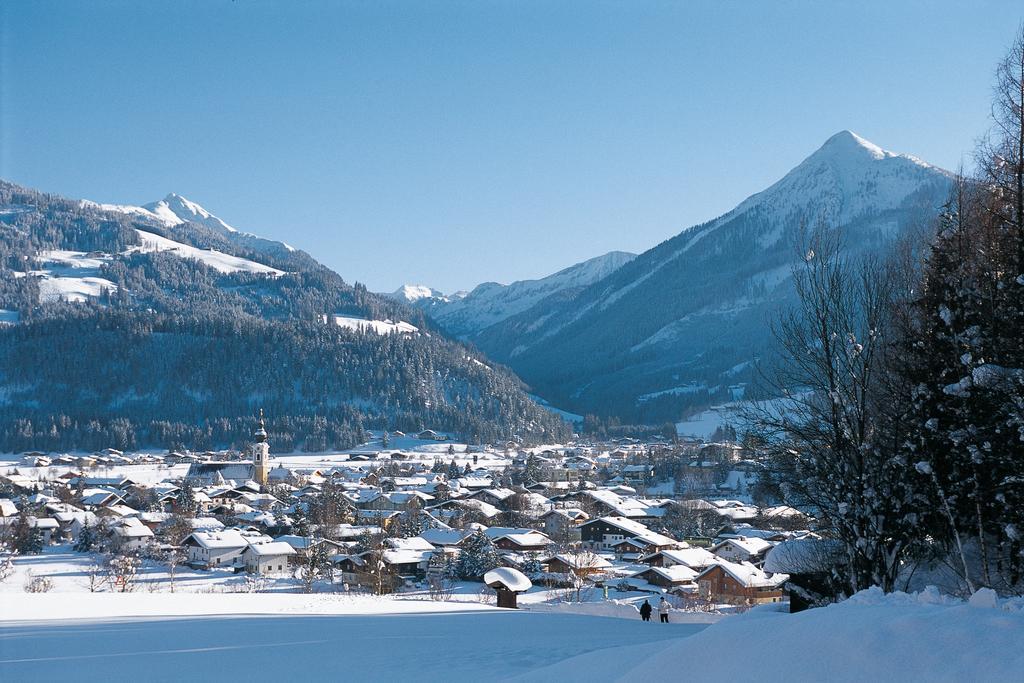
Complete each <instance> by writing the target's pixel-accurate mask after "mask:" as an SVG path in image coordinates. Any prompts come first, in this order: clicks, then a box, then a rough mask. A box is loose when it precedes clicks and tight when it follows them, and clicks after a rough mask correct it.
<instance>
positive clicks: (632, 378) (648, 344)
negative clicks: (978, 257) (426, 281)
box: [473, 131, 952, 421]
mask: <svg viewBox="0 0 1024 683" xmlns="http://www.w3.org/2000/svg"><path fill="white" fill-rule="evenodd" d="M951 178H952V176H951V174H949V173H948V172H947V171H944V170H942V169H939V168H937V167H935V166H932V165H930V164H927V163H925V162H923V161H921V160H920V159H918V158H916V157H913V156H910V155H906V154H899V153H895V152H891V151H887V150H885V149H883V148H882V147H880V146H878V145H875V144H873V143H871V142H868V141H867V140H865V139H864V138H862V137H861V136H859V135H857V134H855V133H852V132H850V131H841V132H839V133H837V134H835V135H833V136H831V137H830V138H829V139H828V140H826V141H825V143H824V144H823V145H821V146H820V147H819V148H818V149H817V150H816V151H814V152H813V153H812V154H810V155H809V156H808V157H807V158H805V159H804V160H802V161H801V162H800V163H799V164H797V165H796V166H795V167H794V168H793V169H792V170H791V171H789V172H788V173H786V174H785V176H783V177H782V178H781V179H780V180H779V181H777V182H775V183H773V184H772V185H771V186H769V187H768V188H766V189H765V190H763V191H761V192H758V193H756V194H754V195H752V196H750V197H748V198H747V199H745V200H744V201H743V202H741V203H740V204H739V205H737V206H736V207H735V208H733V209H732V210H730V211H728V212H726V213H725V214H723V215H722V216H720V217H718V218H716V219H713V220H711V221H708V222H707V223H704V224H701V225H696V226H693V227H691V228H687V229H686V230H683V231H682V232H680V233H679V234H678V235H676V236H675V237H673V238H671V239H668V240H666V241H665V242H662V243H661V244H659V245H657V246H656V247H654V248H652V249H650V250H648V251H647V252H644V253H643V254H641V255H639V256H638V257H636V258H635V259H632V260H630V261H629V262H628V263H626V264H624V265H623V266H622V267H620V268H618V269H616V270H614V271H613V272H612V273H610V274H609V275H608V276H606V277H604V278H602V279H600V280H598V281H595V282H594V283H593V284H591V285H589V286H586V287H583V288H581V289H577V290H575V291H573V293H572V294H571V295H569V296H565V297H562V298H553V299H550V300H546V301H540V302H538V303H537V304H535V305H533V306H532V307H530V308H529V309H527V310H523V311H521V312H520V313H517V314H515V315H512V316H509V317H507V318H505V319H504V320H501V321H499V322H497V323H496V324H493V325H491V326H489V327H488V328H486V329H483V330H482V331H481V332H479V333H478V334H477V335H476V336H475V337H473V341H474V343H476V344H477V346H478V347H479V348H481V349H482V350H483V351H484V352H485V353H487V354H488V355H489V356H491V357H492V358H494V359H495V360H497V361H499V362H502V363H506V364H508V365H510V366H511V367H512V368H513V369H514V370H516V372H517V373H518V374H519V375H520V376H521V377H523V379H525V380H526V381H527V382H528V383H529V384H530V385H531V386H532V387H533V388H534V391H535V392H536V393H539V394H540V395H542V396H543V397H544V398H546V399H548V400H549V401H551V402H552V403H554V404H556V405H559V406H561V407H563V408H565V409H568V410H572V411H574V412H582V413H585V412H604V413H606V414H617V415H619V416H620V417H625V418H628V419H636V420H657V421H660V420H663V419H677V418H678V417H680V414H681V413H682V412H683V411H684V410H685V409H687V408H688V407H700V406H701V405H710V404H713V403H722V402H726V401H730V400H735V399H736V398H737V397H738V396H742V394H743V390H744V387H745V386H746V385H747V384H748V383H749V382H750V380H751V376H752V370H751V369H749V368H751V366H750V364H749V363H750V361H753V360H755V359H757V358H759V357H762V356H763V355H764V354H765V352H766V350H767V348H768V345H769V341H770V334H769V326H768V324H767V323H768V321H769V320H770V319H771V318H772V317H773V316H774V315H775V313H776V311H777V310H778V309H779V307H780V306H785V305H787V304H788V303H789V302H790V301H791V300H792V296H793V286H792V280H791V274H790V271H791V267H792V264H793V262H794V259H795V255H796V246H797V242H798V240H799V235H800V233H801V230H802V228H803V227H804V226H806V227H808V228H811V227H815V226H817V225H818V224H822V225H826V226H828V227H829V228H830V229H834V230H837V231H840V233H841V234H842V236H843V237H842V240H843V243H844V244H846V245H847V248H848V253H849V255H850V256H853V257H855V256H856V255H857V254H861V253H868V252H872V253H884V252H885V250H886V249H887V248H888V245H891V244H892V242H893V241H894V240H895V239H897V238H898V237H899V236H900V235H902V234H905V233H906V232H907V231H909V230H911V229H912V228H913V227H919V226H922V225H924V224H926V223H928V222H930V221H933V220H934V219H935V217H936V216H937V214H938V211H939V208H940V207H941V205H942V204H943V203H944V202H945V201H946V199H947V198H948V193H949V190H950V187H951ZM743 364H747V365H745V366H744V365H743ZM736 367H746V368H748V369H747V370H744V371H742V372H740V373H735V372H733V371H732V369H733V368H736ZM679 387H706V389H703V390H701V391H686V392H683V391H681V390H679V389H678V388H679ZM641 397H643V400H640V398H641Z"/></svg>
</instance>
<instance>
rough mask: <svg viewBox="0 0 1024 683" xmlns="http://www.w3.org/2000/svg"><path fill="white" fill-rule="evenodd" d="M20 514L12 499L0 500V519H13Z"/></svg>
mask: <svg viewBox="0 0 1024 683" xmlns="http://www.w3.org/2000/svg"><path fill="white" fill-rule="evenodd" d="M16 514H18V506H17V505H15V504H14V501H13V500H11V499H10V498H0V517H13V516H14V515H16Z"/></svg>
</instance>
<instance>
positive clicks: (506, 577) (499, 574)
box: [484, 567, 533, 593]
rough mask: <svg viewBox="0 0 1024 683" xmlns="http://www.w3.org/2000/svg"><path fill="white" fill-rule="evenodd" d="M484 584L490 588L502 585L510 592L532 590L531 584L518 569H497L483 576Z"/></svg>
mask: <svg viewBox="0 0 1024 683" xmlns="http://www.w3.org/2000/svg"><path fill="white" fill-rule="evenodd" d="M484 583H486V584H487V585H488V586H491V587H492V588H493V587H495V586H497V585H499V584H500V585H502V586H504V587H505V588H507V589H509V590H510V591H514V592H516V593H522V592H524V591H528V590H530V589H531V588H533V583H531V581H530V579H528V578H526V575H525V574H523V573H522V572H521V571H519V570H518V569H513V568H512V567H498V568H496V569H492V570H491V571H489V572H487V573H486V574H484Z"/></svg>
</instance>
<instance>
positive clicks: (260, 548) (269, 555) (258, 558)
mask: <svg viewBox="0 0 1024 683" xmlns="http://www.w3.org/2000/svg"><path fill="white" fill-rule="evenodd" d="M293 555H295V549H294V548H292V547H291V546H290V545H289V544H287V543H285V542H284V541H271V542H270V543H257V544H255V545H250V546H247V547H246V548H245V549H244V550H243V551H242V555H241V558H242V562H243V564H244V565H245V571H247V572H249V573H250V574H258V575H260V576H265V575H267V574H283V573H286V572H288V571H289V562H288V560H289V558H290V557H291V556H293Z"/></svg>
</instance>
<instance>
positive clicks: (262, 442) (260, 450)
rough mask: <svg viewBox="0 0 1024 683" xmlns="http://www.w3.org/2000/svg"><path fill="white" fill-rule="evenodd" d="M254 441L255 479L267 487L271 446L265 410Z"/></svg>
mask: <svg viewBox="0 0 1024 683" xmlns="http://www.w3.org/2000/svg"><path fill="white" fill-rule="evenodd" d="M253 439H254V443H253V445H252V465H253V475H254V476H253V478H254V479H255V480H256V481H257V482H259V483H260V484H262V485H263V486H266V485H267V481H268V479H269V476H270V444H268V443H267V426H266V423H265V422H264V421H263V408H260V422H259V427H258V428H257V429H256V433H255V434H253Z"/></svg>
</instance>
